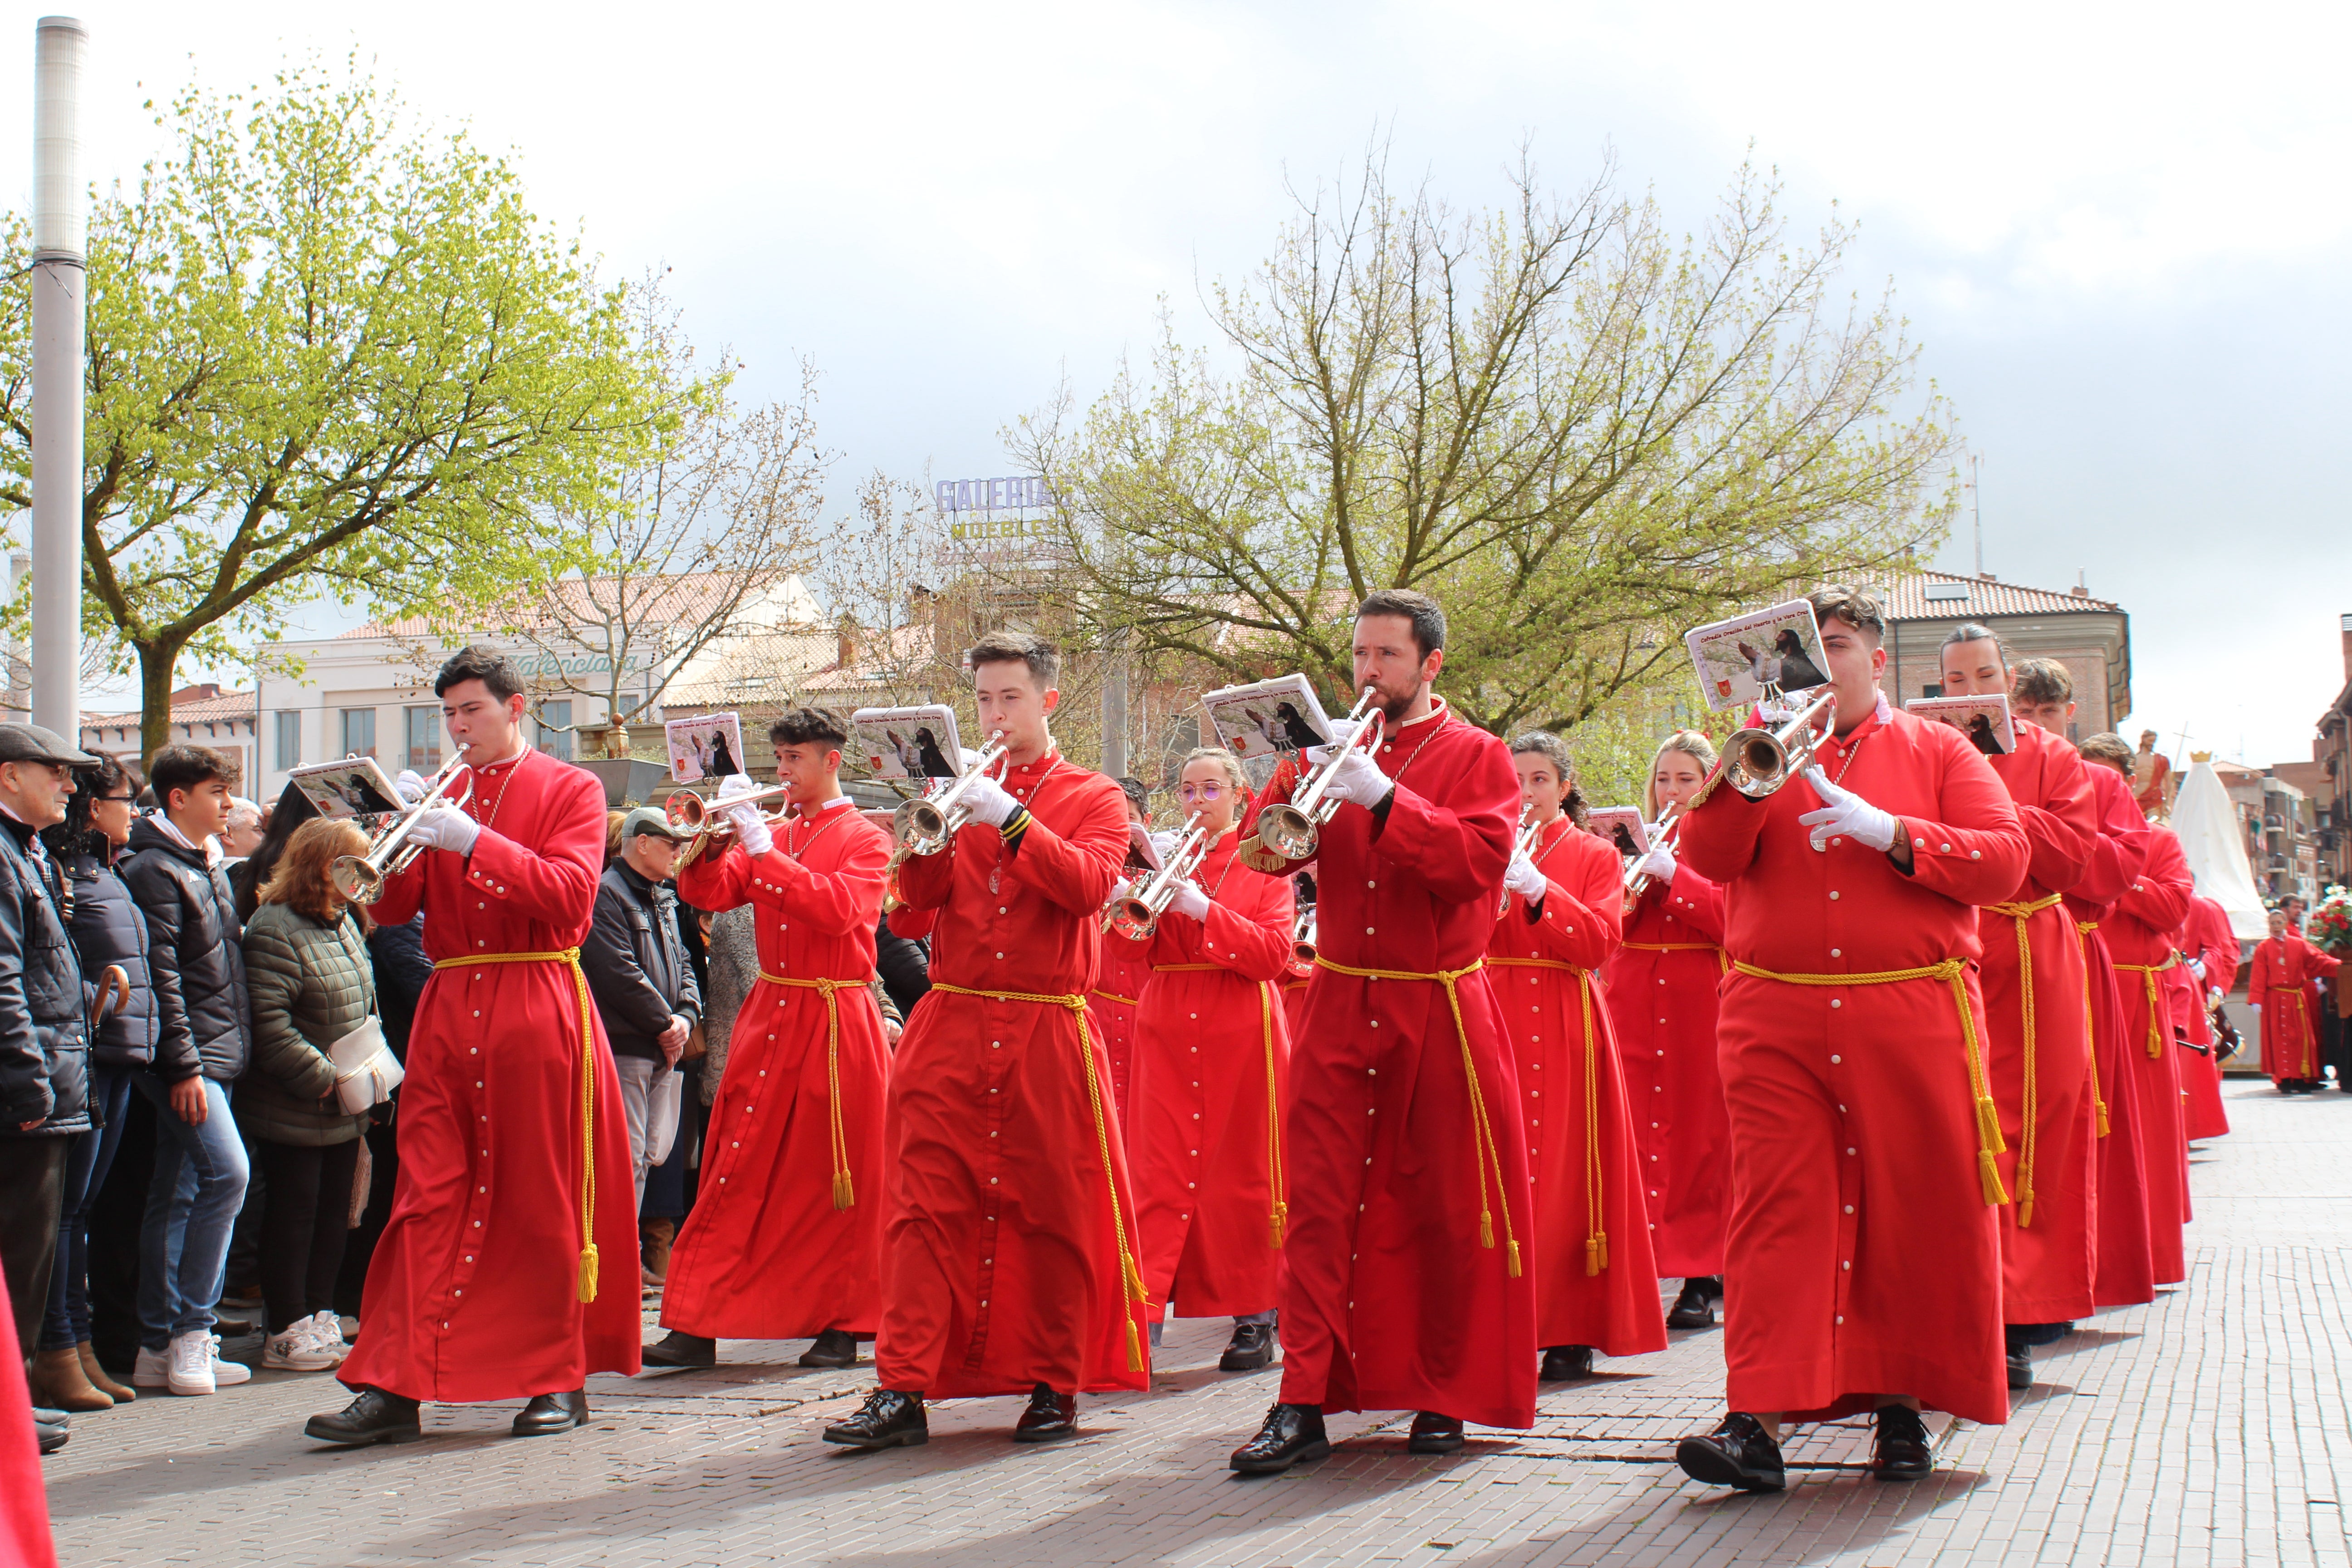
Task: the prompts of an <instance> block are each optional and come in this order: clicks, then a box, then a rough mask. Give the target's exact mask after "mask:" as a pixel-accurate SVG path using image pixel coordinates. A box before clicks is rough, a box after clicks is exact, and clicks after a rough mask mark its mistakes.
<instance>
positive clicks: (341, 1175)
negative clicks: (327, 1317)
mask: <svg viewBox="0 0 2352 1568" xmlns="http://www.w3.org/2000/svg"><path fill="white" fill-rule="evenodd" d="M253 1152H254V1154H255V1156H256V1157H257V1161H258V1163H259V1165H260V1168H261V1169H262V1170H263V1171H265V1172H267V1173H268V1198H267V1200H266V1205H267V1206H266V1207H265V1208H264V1209H263V1211H262V1215H261V1233H260V1241H261V1251H260V1257H259V1259H258V1261H259V1264H260V1272H261V1300H262V1304H263V1306H264V1307H265V1308H267V1309H268V1313H269V1331H270V1332H271V1333H273V1334H275V1333H282V1332H284V1331H286V1330H287V1329H289V1328H291V1327H293V1325H294V1324H295V1322H296V1321H299V1320H300V1319H303V1318H307V1317H309V1316H310V1314H311V1313H313V1312H320V1311H329V1310H332V1309H333V1307H334V1305H335V1276H336V1275H337V1274H338V1273H339V1272H340V1271H341V1268H342V1267H343V1237H344V1236H345V1235H346V1234H347V1233H348V1232H349V1229H350V1220H351V1209H352V1175H353V1173H356V1172H357V1170H358V1168H359V1161H360V1144H359V1140H358V1139H356V1138H354V1139H352V1140H351V1141H350V1142H345V1143H336V1144H332V1145H330V1146H329V1147H327V1148H324V1149H318V1148H302V1147H298V1146H296V1145H294V1144H290V1143H256V1144H255V1145H254V1146H253Z"/></svg>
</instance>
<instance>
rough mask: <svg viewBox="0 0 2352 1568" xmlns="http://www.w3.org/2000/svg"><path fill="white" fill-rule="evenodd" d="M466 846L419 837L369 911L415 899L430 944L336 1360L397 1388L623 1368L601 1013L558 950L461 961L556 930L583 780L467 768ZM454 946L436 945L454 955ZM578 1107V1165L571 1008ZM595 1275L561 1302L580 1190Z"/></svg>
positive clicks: (561, 947)
mask: <svg viewBox="0 0 2352 1568" xmlns="http://www.w3.org/2000/svg"><path fill="white" fill-rule="evenodd" d="M467 810H468V811H469V812H471V813H472V815H473V816H474V817H475V818H476V820H478V821H482V822H486V823H488V826H485V827H484V828H483V829H482V831H481V835H480V837H478V838H476V839H475V840H474V847H473V850H472V852H471V853H470V854H468V855H467V856H465V857H463V858H460V857H458V856H456V855H452V854H450V853H448V852H446V851H445V850H438V849H436V850H427V851H426V852H425V854H423V855H421V856H419V857H417V860H416V864H415V866H414V867H412V868H410V869H409V870H408V871H406V872H404V873H403V874H402V875H400V876H397V877H394V878H393V879H390V880H389V881H388V882H387V883H386V884H385V886H384V889H383V899H382V900H379V901H378V902H377V903H376V905H375V907H374V909H373V910H371V911H370V912H371V913H373V915H374V917H375V919H376V920H377V921H379V922H382V923H383V924H387V925H399V924H401V923H403V922H404V921H408V920H410V919H412V918H413V917H414V916H415V913H416V911H417V910H418V909H419V908H422V909H423V910H425V952H426V954H427V955H428V956H430V957H431V958H433V959H434V960H435V961H436V965H437V966H438V967H436V970H435V972H434V974H433V978H432V979H431V980H430V981H428V982H426V983H425V994H424V995H423V996H422V997H421V998H420V999H419V1000H418V1002H417V1004H416V1021H415V1024H414V1025H413V1026H411V1027H410V1030H409V1037H408V1064H407V1065H408V1079H407V1082H406V1084H405V1085H404V1087H403V1089H401V1093H400V1122H399V1128H400V1178H399V1181H398V1182H397V1184H395V1185H394V1189H393V1196H392V1213H391V1214H390V1215H388V1216H387V1217H386V1218H385V1220H384V1226H383V1237H382V1239H380V1240H379V1241H378V1242H377V1243H376V1247H375V1256H374V1258H373V1260H372V1261H371V1262H370V1263H369V1265H368V1275H367V1288H366V1292H365V1295H364V1297H363V1298H362V1305H361V1309H360V1317H361V1319H362V1321H364V1322H365V1323H366V1325H367V1332H366V1333H365V1334H363V1335H362V1336H361V1338H360V1342H359V1344H358V1346H357V1347H356V1348H354V1349H353V1350H352V1353H351V1356H350V1358H349V1359H347V1360H346V1361H345V1362H344V1363H343V1364H342V1366H341V1368H340V1369H339V1370H338V1372H337V1373H336V1375H337V1376H339V1377H341V1379H342V1381H343V1382H344V1383H345V1384H349V1385H350V1386H351V1387H352V1388H360V1387H362V1386H366V1387H374V1388H381V1389H384V1390H386V1391H387V1392H390V1393H393V1394H401V1395H404V1397H407V1398H410V1399H445V1400H482V1399H514V1398H519V1397H522V1396H526V1395H530V1394H561V1393H564V1392H566V1391H567V1390H571V1389H575V1388H578V1387H580V1386H581V1384H582V1383H583V1380H584V1379H585V1378H586V1377H587V1375H588V1374H589V1373H592V1372H620V1373H635V1371H636V1370H637V1351H638V1346H639V1335H640V1329H639V1318H638V1313H637V1296H638V1292H637V1216H636V1205H635V1193H634V1191H633V1189H632V1187H631V1185H630V1182H629V1129H628V1123H627V1122H626V1121H625V1120H624V1119H623V1116H622V1112H621V1089H620V1083H619V1080H618V1079H616V1078H615V1076H614V1069H613V1053H612V1048H611V1047H609V1046H607V1045H606V1044H605V1043H604V1023H603V1021H602V1020H600V1019H599V1018H598V1017H597V1016H596V1010H595V1008H594V1007H593V1005H588V1004H587V1003H586V1001H585V998H586V994H587V993H586V989H585V987H586V982H585V981H584V980H583V979H582V978H581V977H580V975H579V973H578V972H577V970H576V969H575V968H573V967H572V966H571V965H568V964H564V963H554V962H547V961H533V962H528V963H496V962H490V963H473V964H469V963H465V962H464V961H465V960H467V959H471V958H488V957H490V956H491V955H495V954H498V953H509V952H514V953H520V952H565V951H568V950H576V949H577V948H578V947H579V945H580V941H581V939H582V938H583V937H584V936H586V935H587V934H588V924H589V920H590V917H591V916H592V915H593V913H594V911H595V905H596V879H597V878H598V876H599V875H601V874H602V872H603V870H604V786H603V785H602V784H598V783H597V782H596V779H595V776H594V775H593V774H592V773H585V772H583V771H582V770H581V769H579V768H575V767H572V766H571V765H570V764H568V763H561V762H558V761H556V760H555V759H554V758H552V757H549V756H546V755H544V754H542V753H541V752H535V751H526V752H523V753H522V755H521V756H520V758H519V759H517V760H516V761H514V762H511V763H499V764H496V765H494V766H488V767H483V768H478V769H476V770H474V795H473V800H472V802H471V803H470V804H469V805H467ZM453 961H454V962H453ZM583 1006H585V1007H586V1011H587V1016H588V1032H589V1035H590V1038H589V1040H588V1042H587V1043H588V1045H589V1046H590V1047H593V1048H591V1049H590V1050H589V1051H588V1053H587V1063H588V1068H589V1071H590V1072H591V1074H592V1075H593V1090H592V1092H593V1096H594V1098H593V1105H594V1107H595V1118H594V1147H595V1166H594V1172H593V1175H594V1180H593V1183H591V1182H589V1181H588V1176H589V1174H590V1173H589V1172H587V1171H586V1170H584V1169H583V1160H582V1153H583V1147H584V1146H585V1144H586V1142H587V1139H586V1137H585V1133H586V1131H587V1130H586V1129H584V1128H583V1126H582V1125H581V1115H580V1111H581V1093H580V1087H581V1076H580V1075H581V1051H582V1042H581V1012H582V1009H583ZM583 1187H586V1188H588V1189H589V1190H592V1191H593V1194H594V1199H593V1224H592V1226H590V1230H591V1232H592V1234H593V1241H594V1245H595V1247H596V1249H597V1253H598V1267H599V1273H600V1276H601V1279H600V1289H598V1291H597V1294H596V1299H595V1300H593V1301H591V1302H586V1303H583V1302H582V1301H581V1300H580V1290H579V1284H580V1276H581V1273H582V1263H581V1252H582V1249H583V1236H582V1234H581V1232H582V1226H581V1221H580V1215H581V1197H582V1193H583Z"/></svg>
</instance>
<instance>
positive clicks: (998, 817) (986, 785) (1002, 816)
mask: <svg viewBox="0 0 2352 1568" xmlns="http://www.w3.org/2000/svg"><path fill="white" fill-rule="evenodd" d="M961 805H963V807H964V809H966V810H967V811H969V812H971V819H972V820H973V821H974V822H985V823H986V824H988V825H989V826H991V827H1002V826H1004V825H1005V824H1006V823H1008V822H1010V821H1012V820H1013V813H1014V812H1016V811H1018V810H1020V809H1021V803H1020V802H1019V801H1017V800H1015V799H1013V795H1012V793H1011V792H1010V791H1009V790H1007V789H1006V788H1005V787H1004V786H1003V784H998V783H997V782H996V781H995V780H994V779H992V778H990V777H989V776H988V775H987V774H986V773H982V774H981V775H980V776H979V777H978V778H976V779H974V780H972V781H971V787H970V788H968V789H966V790H965V791H964V792H963V798H962V801H961Z"/></svg>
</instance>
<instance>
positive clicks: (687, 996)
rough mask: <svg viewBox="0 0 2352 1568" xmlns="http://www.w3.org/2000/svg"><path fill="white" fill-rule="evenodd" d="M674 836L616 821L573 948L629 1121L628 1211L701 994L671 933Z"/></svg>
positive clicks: (650, 1164) (655, 823)
mask: <svg viewBox="0 0 2352 1568" xmlns="http://www.w3.org/2000/svg"><path fill="white" fill-rule="evenodd" d="M679 843H680V836H679V834H678V832H677V829H676V828H673V827H672V826H670V824H669V818H668V817H667V816H665V815H664V814H663V813H662V812H660V811H657V810H656V809H655V808H654V807H652V806H649V805H641V806H639V807H637V808H636V809H635V811H632V812H631V813H629V815H628V816H627V817H626V818H625V819H624V820H623V821H622V823H621V855H620V858H618V859H616V860H614V862H613V863H612V864H611V865H609V866H607V867H605V868H604V877H603V879H601V880H599V881H598V882H597V884H596V916H595V921H594V922H593V924H592V925H590V927H589V928H588V939H587V940H586V941H585V942H582V943H581V944H580V958H581V966H582V967H583V969H585V970H586V971H587V972H588V989H589V992H590V993H591V994H593V995H594V997H595V998H596V1011H597V1013H598V1014H599V1015H601V1016H603V1018H604V1037H605V1038H606V1039H608V1040H610V1041H611V1042H612V1044H613V1065H614V1067H616V1068H619V1069H620V1074H621V1105H622V1108H623V1109H624V1110H625V1112H626V1113H627V1116H628V1119H629V1157H630V1159H631V1161H632V1163H633V1164H634V1166H635V1174H636V1184H637V1204H638V1206H639V1207H641V1208H642V1207H643V1206H644V1205H645V1199H646V1173H647V1172H648V1171H650V1170H652V1169H653V1168H654V1166H655V1165H656V1164H658V1163H660V1161H661V1156H662V1155H663V1154H666V1153H667V1152H668V1150H669V1138H668V1136H667V1135H668V1134H670V1133H671V1132H674V1131H675V1130H676V1128H677V1116H678V1094H677V1079H676V1078H675V1077H674V1076H672V1075H673V1074H675V1072H676V1071H677V1060H678V1057H679V1055H680V1053H682V1052H683V1051H684V1050H685V1049H686V1042H687V1037H688V1036H689V1035H691V1034H692V1033H693V1032H694V1025H695V1021H696V1020H697V1019H698V1018H700V1017H701V1016H702V991H701V988H700V987H699V986H698V985H697V984H695V979H694V966H693V965H692V963H689V962H688V958H687V955H686V944H685V942H684V941H683V940H682V939H681V938H680V937H679V935H678V931H677V885H676V884H675V883H674V882H673V881H672V880H671V879H672V878H673V877H674V876H676V875H677V851H678V845H679Z"/></svg>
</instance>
